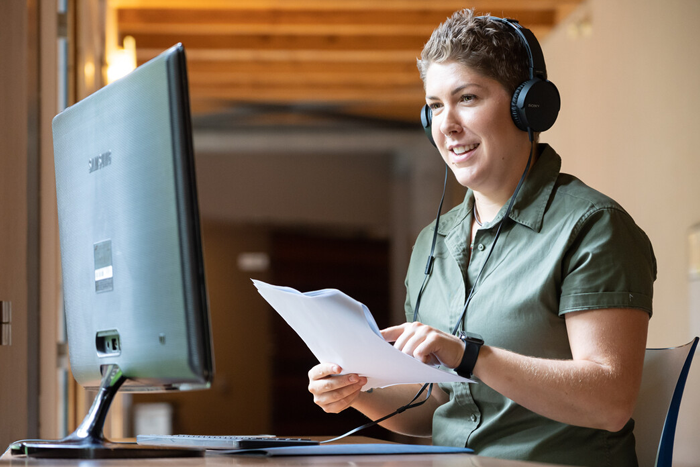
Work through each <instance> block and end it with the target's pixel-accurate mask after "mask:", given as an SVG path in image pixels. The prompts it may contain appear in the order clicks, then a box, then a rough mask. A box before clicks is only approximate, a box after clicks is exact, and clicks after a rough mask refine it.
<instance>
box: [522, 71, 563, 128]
mask: <svg viewBox="0 0 700 467" xmlns="http://www.w3.org/2000/svg"><path fill="white" fill-rule="evenodd" d="M560 108H561V98H560V97H559V90H558V89H557V87H556V86H555V85H554V83H552V82H551V81H546V80H542V79H531V80H529V81H525V82H524V83H522V84H521V85H520V86H518V88H517V89H516V90H515V92H514V93H513V99H512V100H511V104H510V113H511V116H512V117H513V122H514V123H515V126H517V127H518V128H519V129H521V130H523V131H528V128H529V129H531V130H532V131H533V132H540V131H546V130H549V129H550V128H551V127H552V125H554V122H555V121H556V120H557V116H558V115H559V109H560Z"/></svg>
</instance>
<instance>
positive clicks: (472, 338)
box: [455, 331, 484, 378]
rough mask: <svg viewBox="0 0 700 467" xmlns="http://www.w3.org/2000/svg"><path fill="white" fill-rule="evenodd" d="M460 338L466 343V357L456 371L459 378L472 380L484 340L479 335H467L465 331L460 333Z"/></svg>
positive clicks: (463, 357) (464, 356)
mask: <svg viewBox="0 0 700 467" xmlns="http://www.w3.org/2000/svg"><path fill="white" fill-rule="evenodd" d="M459 338H460V339H461V340H462V342H464V355H463V356H462V361H461V362H460V363H459V365H457V367H456V368H455V371H456V372H457V374H458V375H459V376H462V377H464V378H471V377H472V374H473V372H474V366H476V359H477V358H479V350H481V346H482V345H483V343H484V340H483V339H482V338H481V336H479V335H477V334H466V333H464V332H463V331H462V332H460V333H459Z"/></svg>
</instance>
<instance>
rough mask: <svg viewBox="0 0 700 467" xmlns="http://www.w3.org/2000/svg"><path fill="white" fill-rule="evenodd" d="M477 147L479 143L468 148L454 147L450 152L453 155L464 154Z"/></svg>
mask: <svg viewBox="0 0 700 467" xmlns="http://www.w3.org/2000/svg"><path fill="white" fill-rule="evenodd" d="M477 146H479V143H476V144H472V145H469V146H455V147H454V148H452V152H454V153H455V154H464V153H465V152H467V151H471V150H472V149H476V147H477Z"/></svg>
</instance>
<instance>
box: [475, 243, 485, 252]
mask: <svg viewBox="0 0 700 467" xmlns="http://www.w3.org/2000/svg"><path fill="white" fill-rule="evenodd" d="M477 248H478V249H479V251H484V249H485V248H486V247H485V246H484V244H483V243H479V246H478V247H477Z"/></svg>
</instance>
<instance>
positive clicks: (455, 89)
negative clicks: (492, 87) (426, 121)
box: [425, 83, 484, 100]
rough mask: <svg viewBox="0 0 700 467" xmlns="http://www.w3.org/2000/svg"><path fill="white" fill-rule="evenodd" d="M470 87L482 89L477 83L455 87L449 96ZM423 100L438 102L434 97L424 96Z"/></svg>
mask: <svg viewBox="0 0 700 467" xmlns="http://www.w3.org/2000/svg"><path fill="white" fill-rule="evenodd" d="M470 86H476V87H477V88H483V87H484V86H482V85H480V84H478V83H467V84H463V85H462V86H457V87H456V88H454V89H453V90H452V92H451V93H450V95H451V96H454V95H455V94H459V93H460V92H462V91H463V90H464V89H465V88H468V87H470ZM425 98H426V100H440V99H438V98H437V97H435V96H425Z"/></svg>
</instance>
